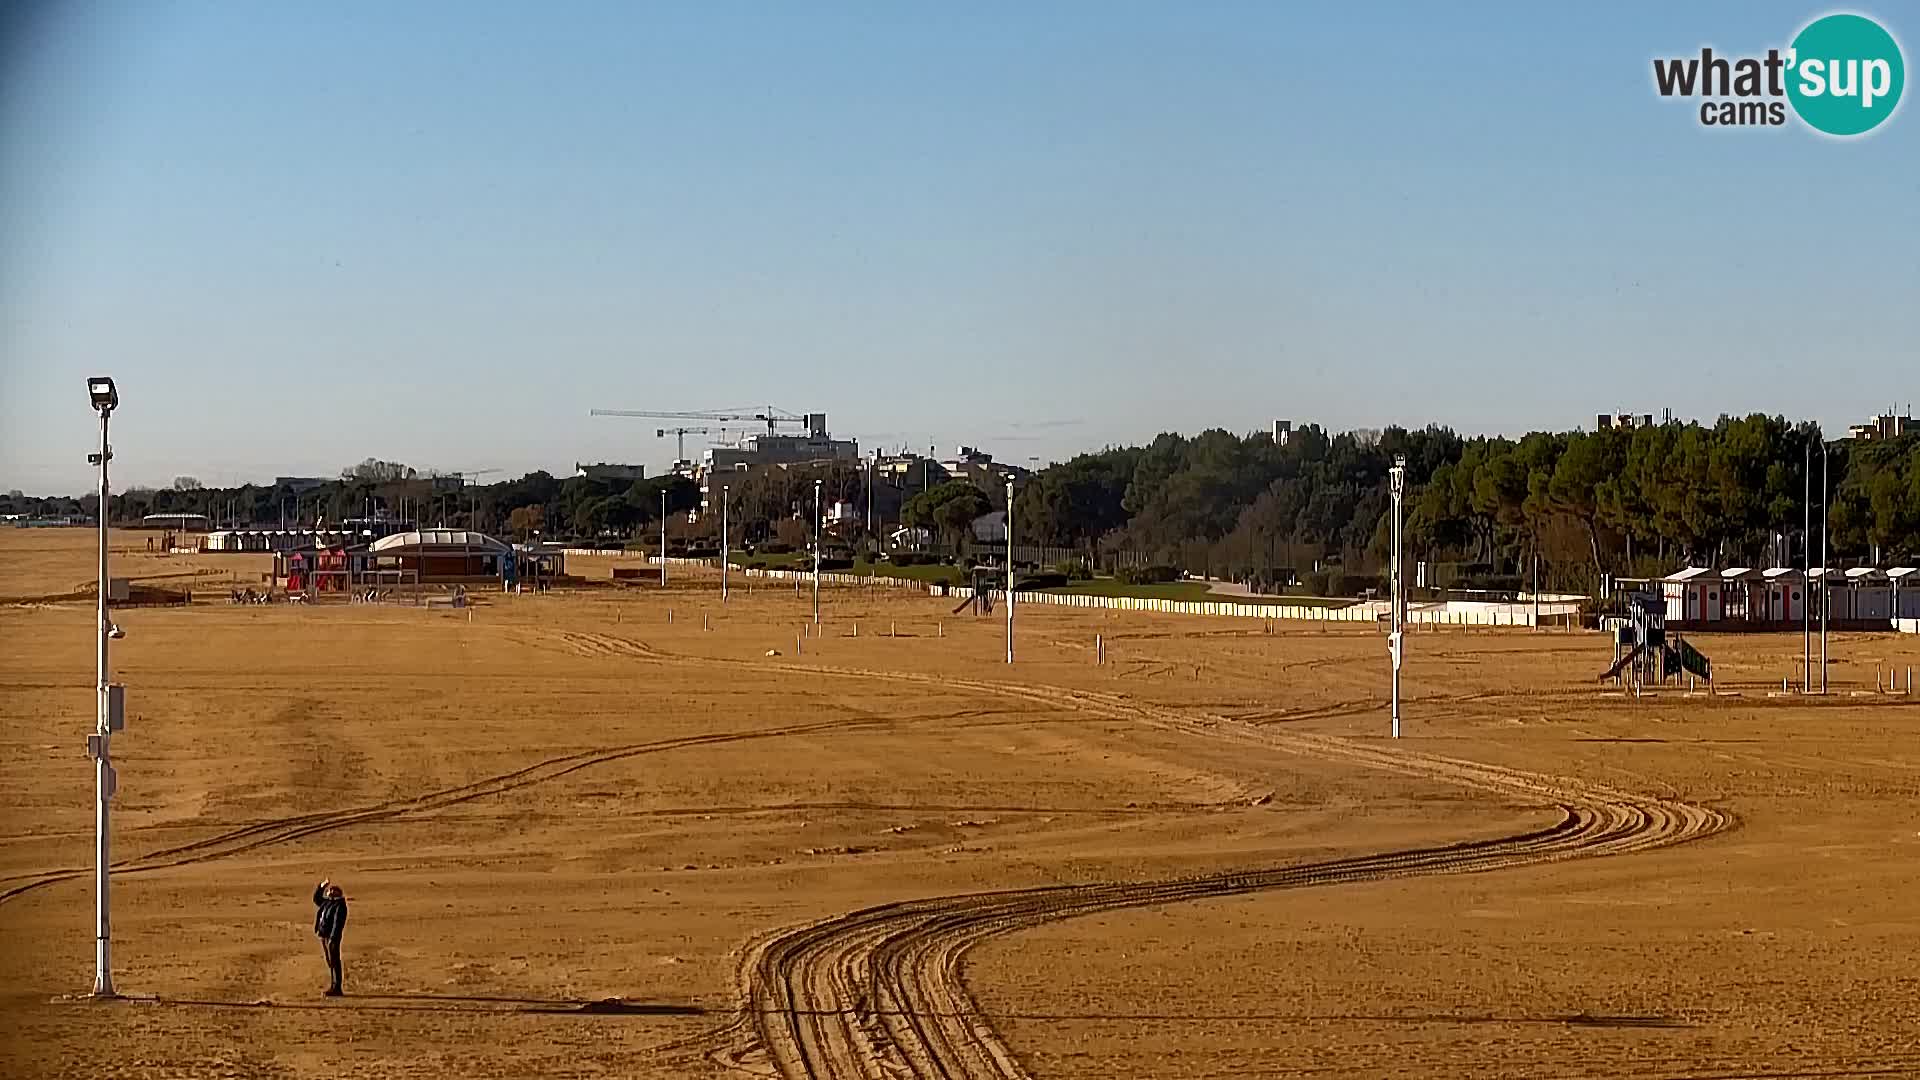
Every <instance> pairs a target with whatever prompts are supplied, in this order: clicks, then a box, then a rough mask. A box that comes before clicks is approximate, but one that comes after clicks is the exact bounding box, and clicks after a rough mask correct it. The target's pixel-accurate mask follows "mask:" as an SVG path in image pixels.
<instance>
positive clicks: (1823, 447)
mask: <svg viewBox="0 0 1920 1080" xmlns="http://www.w3.org/2000/svg"><path fill="white" fill-rule="evenodd" d="M1827 517H1828V512H1827V437H1826V436H1825V435H1822V436H1821V437H1820V692H1821V693H1822V694H1824V693H1826V692H1827V608H1828V607H1829V606H1830V600H1829V597H1831V596H1832V595H1833V594H1832V593H1830V592H1829V591H1828V589H1827V581H1828V575H1829V574H1830V572H1831V570H1830V564H1829V563H1828V562H1827Z"/></svg>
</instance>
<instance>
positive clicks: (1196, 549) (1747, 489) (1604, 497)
mask: <svg viewBox="0 0 1920 1080" xmlns="http://www.w3.org/2000/svg"><path fill="white" fill-rule="evenodd" d="M1826 453H1827V455H1828V460H1827V462H1826V466H1827V468H1828V469H1829V485H1830V490H1831V499H1830V502H1831V516H1830V518H1829V523H1830V526H1831V530H1832V532H1831V537H1830V544H1831V552H1832V556H1833V559H1832V561H1834V562H1839V561H1840V560H1841V559H1842V558H1845V559H1847V560H1849V561H1861V560H1869V561H1884V560H1888V559H1894V558H1901V557H1911V556H1912V555H1913V554H1915V553H1916V552H1920V437H1914V436H1909V437H1907V438H1904V439H1900V440H1895V441H1892V442H1879V443H1857V444H1856V443H1851V442H1839V443H1834V444H1831V445H1830V446H1829V447H1828V448H1827V450H1826ZM1397 454H1405V455H1406V457H1407V498H1406V513H1407V546H1408V552H1409V557H1410V558H1415V559H1422V560H1427V561H1430V562H1432V563H1434V564H1436V573H1437V574H1438V567H1441V566H1444V567H1447V568H1449V570H1450V574H1451V576H1452V577H1454V578H1455V579H1456V580H1458V579H1469V580H1471V579H1478V580H1482V581H1486V580H1489V579H1502V578H1504V579H1508V580H1515V581H1517V580H1519V579H1520V578H1522V577H1524V575H1525V574H1526V573H1527V572H1528V571H1530V569H1531V564H1532V560H1533V558H1534V557H1535V556H1538V557H1539V558H1540V560H1541V562H1542V573H1543V581H1544V582H1547V583H1551V584H1554V585H1559V586H1566V587H1589V586H1591V585H1592V584H1594V583H1595V582H1596V581H1597V580H1598V578H1599V577H1600V575H1601V574H1603V573H1610V574H1616V575H1618V574H1626V573H1640V574H1658V573H1665V572H1667V571H1670V570H1671V569H1673V568H1674V567H1675V566H1676V565H1678V564H1680V563H1682V562H1691V563H1696V564H1718V565H1723V566H1724V565H1731V564H1746V565H1761V566H1771V565H1776V564H1778V563H1783V562H1787V561H1789V560H1791V561H1794V562H1797V561H1798V560H1799V558H1800V556H1801V554H1802V552H1803V548H1802V546H1801V545H1802V542H1803V540H1802V538H1803V533H1804V531H1805V528H1804V517H1805V515H1806V512H1807V511H1806V503H1805V501H1804V498H1803V493H1804V491H1805V490H1806V489H1807V488H1808V487H1809V486H1810V487H1811V491H1812V497H1813V500H1814V503H1815V510H1814V517H1815V520H1814V521H1813V532H1814V536H1815V537H1816V545H1817V542H1818V540H1817V537H1818V533H1819V522H1818V500H1819V497H1820V488H1821V468H1822V456H1821V455H1822V450H1821V445H1820V438H1819V434H1818V432H1817V430H1816V429H1814V428H1813V427H1811V426H1810V425H1804V424H1802V425H1790V424H1789V423H1788V422H1787V421H1785V420H1784V419H1781V418H1779V417H1768V416H1760V415H1755V416H1748V417H1743V418H1722V419H1721V420H1720V421H1719V422H1717V423H1716V424H1714V425H1713V426H1711V427H1708V426H1704V425H1701V424H1698V423H1687V424H1681V423H1669V424H1664V425H1659V426H1655V427H1646V428H1639V429H1635V430H1619V429H1615V430H1605V431H1598V432H1578V431H1575V432H1566V433H1552V432H1536V433H1533V434H1530V435H1527V436H1525V437H1523V438H1520V439H1508V438H1500V437H1491V438H1490V437H1477V438H1472V439H1463V438H1461V437H1460V436H1458V435H1456V434H1455V433H1453V432H1452V431H1449V430H1447V429H1445V428H1438V427H1430V428H1427V429H1425V430H1420V431H1408V430H1405V429H1402V428H1388V429H1386V430H1384V431H1380V432H1347V433H1343V434H1340V435H1335V436H1331V437H1330V436H1328V435H1327V434H1326V433H1325V432H1323V431H1321V430H1320V429H1319V428H1317V427H1312V426H1309V427H1306V428H1305V429H1303V430H1300V431H1296V432H1295V433H1294V434H1293V436H1292V437H1291V439H1290V440H1289V441H1288V443H1287V444H1286V445H1285V446H1276V445H1274V443H1273V441H1272V440H1271V439H1270V438H1268V437H1267V436H1265V435H1254V436H1247V437H1240V436H1235V435H1233V434H1231V433H1229V432H1225V431H1218V430H1216V431H1208V432H1203V433H1202V434H1200V435H1197V436H1194V437H1191V438H1185V437H1182V436H1178V435H1170V434H1169V435H1161V436H1160V437H1159V438H1157V439H1155V440H1154V441H1153V442H1152V443H1150V444H1148V445H1147V446H1145V447H1122V448H1113V449H1108V450H1104V451H1101V452H1099V453H1094V454H1082V455H1080V456H1079V457H1076V458H1074V459H1072V460H1071V461H1068V462H1065V463H1063V464H1060V465H1056V466H1053V467H1052V468H1049V469H1046V470H1044V471H1042V472H1041V473H1039V474H1038V475H1037V476H1036V477H1035V478H1034V479H1033V480H1032V481H1031V482H1030V483H1028V484H1027V486H1026V488H1025V489H1024V490H1023V491H1022V492H1021V493H1020V495H1019V496H1018V500H1017V503H1016V508H1015V509H1016V514H1017V516H1018V519H1019V521H1020V524H1021V529H1022V533H1023V535H1024V534H1026V533H1027V531H1028V530H1032V532H1033V533H1034V535H1035V538H1036V540H1037V541H1038V542H1043V543H1049V544H1067V545H1076V546H1079V547H1082V548H1085V549H1089V550H1100V549H1103V548H1104V549H1111V550H1120V549H1132V550H1145V551H1148V552H1150V553H1151V554H1152V555H1153V556H1154V557H1155V558H1156V559H1158V560H1161V561H1166V562H1169V563H1172V564H1175V565H1179V566H1182V567H1184V568H1185V569H1187V570H1189V571H1192V572H1203V571H1211V572H1212V573H1214V574H1217V575H1225V576H1233V577H1246V578H1253V579H1262V578H1269V579H1271V578H1284V575H1285V573H1286V571H1287V570H1298V571H1301V572H1305V571H1306V570H1308V569H1310V568H1311V567H1313V566H1314V565H1316V564H1326V563H1336V562H1337V563H1339V564H1341V565H1343V566H1345V567H1347V568H1348V569H1350V570H1355V571H1365V570H1369V569H1372V568H1377V567H1378V566H1379V565H1380V562H1381V559H1382V556H1383V555H1384V554H1385V552H1386V547H1387V542H1388V540H1387V538H1388V523H1387V513H1388V510H1389V508H1390V501H1389V495H1388V491H1387V470H1388V468H1389V467H1390V466H1391V464H1392V462H1393V459H1394V457H1395V455H1397ZM1809 463H1810V465H1811V468H1810V469H1809ZM1809 481H1810V484H1809ZM1816 553H1817V546H1816ZM1438 576H1440V577H1442V578H1444V577H1446V576H1449V575H1444V574H1443V575H1438Z"/></svg>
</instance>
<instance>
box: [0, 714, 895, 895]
mask: <svg viewBox="0 0 1920 1080" xmlns="http://www.w3.org/2000/svg"><path fill="white" fill-rule="evenodd" d="M891 723H892V721H890V720H888V719H886V718H883V717H870V716H861V717H854V718H851V719H841V720H823V721H820V722H817V723H812V724H793V725H788V726H785V727H777V728H762V729H759V730H755V731H736V732H722V733H716V734H712V735H689V736H685V737H682V738H676V739H660V740H656V741H653V742H643V743H629V744H627V745H624V746H613V747H602V748H600V749H595V750H583V751H580V752H577V753H572V754H562V755H560V756H558V757H551V758H547V759H546V760H544V761H540V762H536V763H535V764H532V765H528V766H526V767H524V768H520V769H515V770H513V771H511V772H505V773H500V774H498V775H495V776H489V777H487V778H485V779H482V780H476V781H473V782H472V783H468V784H461V785H459V786H458V787H450V788H444V789H442V790H439V791H434V792H429V793H427V794H424V795H415V796H410V797H408V798H404V799H394V800H391V801H388V802H383V803H376V804H373V805H370V806H361V807H353V808H349V809H345V810H333V811H326V812H321V813H313V814H297V815H294V816H292V817H284V818H275V819H273V820H271V821H263V822H258V823H256V824H252V825H247V826H243V827H241V828H237V829H231V830H228V831H226V832H222V833H219V834H218V835H215V836H210V837H206V838H205V839H201V840H195V841H193V842H192V843H188V844H180V845H177V846H174V847H168V848H162V849H160V850H157V851H149V852H146V853H144V854H142V855H138V856H135V857H133V858H129V859H123V860H120V861H118V862H116V863H114V864H113V873H114V874H115V875H120V874H139V873H146V872H150V871H154V870H164V869H167V868H169V867H175V866H186V865H189V864H192V863H199V862H206V861H209V860H212V859H222V858H227V857H229V856H233V855H239V854H242V853H243V852H248V851H252V850H254V849H256V848H263V847H268V846H270V845H273V844H284V843H287V842H289V841H293V840H298V839H301V838H302V837H307V836H312V835H315V834H316V833H323V832H331V831H333V830H335V829H344V828H348V827H351V826H354V825H362V824H366V823H368V822H373V821H382V820H386V819H390V818H397V817H405V816H413V815H420V814H427V813H431V812H433V811H436V810H443V809H445V808H447V807H450V806H458V805H460V804H461V803H465V802H471V801H473V800H475V799H482V798H486V797H488V796H491V795H502V794H505V793H507V792H509V791H514V790H517V789H519V788H523V787H528V786H530V785H533V784H541V783H545V782H547V781H550V780H557V779H559V778H560V777H563V776H566V775H568V774H569V773H574V772H578V771H580V770H581V769H586V768H590V767H592V766H595V765H603V764H606V763H607V762H611V761H618V760H620V759H622V758H629V757H636V756H638V755H641V754H656V753H662V752H664V751H668V750H679V749H683V748H686V747H691V746H710V745H714V744H717V743H730V742H743V741H746V740H750V739H774V738H784V737H788V736H794V735H812V734H818V733H821V732H828V731H836V732H837V731H858V730H864V729H869V728H882V727H886V726H888V725H889V724H891ZM92 873H93V870H92V868H91V867H69V868H65V869H60V870H46V871H39V872H37V873H32V874H25V875H19V876H16V877H13V878H11V879H0V884H4V885H5V887H4V888H0V904H4V903H6V902H7V901H9V900H12V899H14V898H16V897H18V896H21V895H23V894H25V893H29V892H32V891H34V890H35V889H39V888H43V887H45V886H48V885H53V884H57V883H59V882H62V881H72V880H74V879H76V878H84V877H88V876H91V875H92Z"/></svg>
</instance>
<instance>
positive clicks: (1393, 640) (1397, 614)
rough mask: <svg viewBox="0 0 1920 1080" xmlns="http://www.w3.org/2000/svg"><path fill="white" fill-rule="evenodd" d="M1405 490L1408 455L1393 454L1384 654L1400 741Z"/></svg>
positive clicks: (1389, 484)
mask: <svg viewBox="0 0 1920 1080" xmlns="http://www.w3.org/2000/svg"><path fill="white" fill-rule="evenodd" d="M1406 489H1407V455H1405V454H1395V455H1394V456H1393V467H1392V468H1391V469H1388V470H1387V490H1388V492H1389V493H1390V494H1392V496H1393V564H1392V565H1391V566H1389V567H1388V568H1387V580H1388V582H1389V588H1388V605H1389V606H1390V607H1391V608H1392V612H1391V615H1392V622H1391V625H1392V627H1393V630H1392V632H1391V633H1389V634H1388V635H1387V654H1388V655H1389V656H1391V657H1392V658H1393V737H1394V738H1396V739H1397V738H1399V737H1400V660H1401V656H1402V654H1403V652H1404V651H1405V650H1404V647H1403V646H1404V641H1405V639H1404V638H1403V637H1402V636H1401V629H1400V626H1401V614H1402V610H1403V604H1402V597H1401V590H1402V587H1403V585H1404V583H1403V582H1402V581H1401V580H1400V503H1401V498H1402V496H1404V495H1405V494H1406Z"/></svg>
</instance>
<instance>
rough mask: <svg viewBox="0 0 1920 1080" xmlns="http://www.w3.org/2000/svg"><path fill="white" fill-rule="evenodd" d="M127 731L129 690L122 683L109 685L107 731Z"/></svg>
mask: <svg viewBox="0 0 1920 1080" xmlns="http://www.w3.org/2000/svg"><path fill="white" fill-rule="evenodd" d="M126 729H127V688H126V687H125V686H123V685H121V684H120V683H108V684H107V730H108V731H125V730H126Z"/></svg>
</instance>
